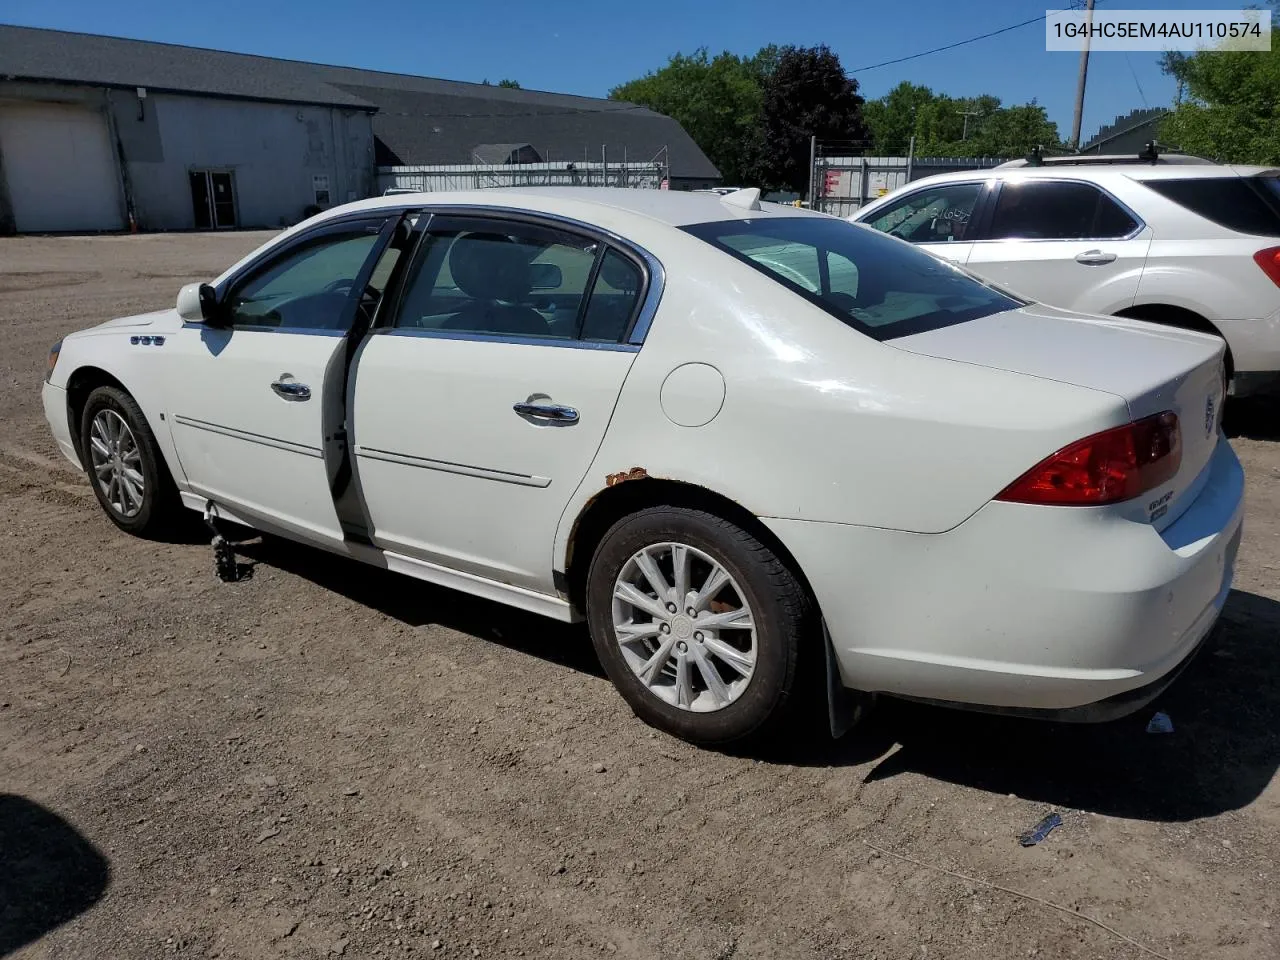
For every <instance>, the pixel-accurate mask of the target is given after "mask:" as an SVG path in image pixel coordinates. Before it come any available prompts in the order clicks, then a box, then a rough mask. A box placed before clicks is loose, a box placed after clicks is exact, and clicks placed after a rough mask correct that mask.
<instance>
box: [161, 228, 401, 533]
mask: <svg viewBox="0 0 1280 960" xmlns="http://www.w3.org/2000/svg"><path fill="white" fill-rule="evenodd" d="M398 218H399V215H398V214H397V215H396V216H395V217H392V218H390V219H388V218H387V217H386V216H382V217H378V218H376V219H359V220H346V221H343V222H341V223H338V224H332V225H328V226H323V227H320V228H318V229H316V230H315V231H312V232H308V233H306V234H304V235H302V236H300V237H298V238H296V239H295V240H293V241H291V242H288V243H286V244H285V245H283V246H281V247H279V248H276V249H274V250H272V251H270V252H268V253H267V254H266V255H265V256H264V258H263V259H262V260H261V261H260V262H258V263H255V264H253V265H251V266H250V267H249V268H247V270H246V271H244V272H243V273H241V274H239V275H238V276H235V277H232V278H231V279H230V280H229V281H227V282H226V283H225V285H224V287H223V289H221V290H219V303H220V304H221V310H222V311H223V312H224V317H225V325H219V326H216V327H213V326H209V325H206V324H195V323H189V324H185V325H184V326H183V329H182V330H181V331H179V333H178V334H177V335H175V336H174V337H173V338H171V340H170V342H169V343H168V344H167V345H166V346H165V351H166V356H165V360H166V363H165V365H164V369H165V371H166V374H167V376H168V391H167V392H168V396H169V398H170V400H169V410H168V417H167V420H168V423H169V429H170V431H171V433H172V436H173V442H174V446H175V448H176V449H177V453H178V458H179V460H180V462H181V464H182V468H183V471H184V472H185V473H186V475H187V480H188V483H189V485H190V488H191V491H192V492H193V493H196V494H198V495H199V496H201V497H206V498H208V499H210V500H213V501H214V502H215V503H216V504H218V505H220V506H223V507H226V508H228V509H229V510H230V511H231V512H233V513H236V514H240V515H242V516H243V517H244V518H245V519H247V520H250V521H251V522H254V523H256V524H260V525H263V526H268V527H270V526H278V527H282V528H284V529H285V530H288V531H291V532H293V533H295V534H298V535H300V536H303V537H306V538H309V539H312V540H317V541H320V542H322V543H341V541H342V540H343V531H342V526H341V523H340V522H339V519H338V515H337V512H336V509H335V506H334V499H333V494H332V482H333V479H334V477H335V476H336V474H337V471H338V468H339V466H340V464H341V461H342V457H343V454H344V450H343V430H342V428H343V419H344V411H343V407H344V389H345V366H346V363H345V359H346V344H347V336H348V334H349V332H350V331H351V330H352V327H353V326H355V325H357V324H358V323H360V322H364V321H367V320H368V318H369V316H370V314H371V311H372V309H373V307H374V305H376V301H377V298H378V295H379V294H380V291H375V290H374V288H373V287H372V286H371V285H370V280H371V278H372V273H373V269H374V265H375V263H376V262H377V259H378V257H379V255H380V253H381V251H382V249H383V247H384V246H385V245H386V243H387V240H388V239H389V236H390V234H391V228H392V227H394V225H395V223H396V221H397V220H398Z"/></svg>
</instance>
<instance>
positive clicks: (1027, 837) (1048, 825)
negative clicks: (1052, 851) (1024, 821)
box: [1018, 813, 1062, 847]
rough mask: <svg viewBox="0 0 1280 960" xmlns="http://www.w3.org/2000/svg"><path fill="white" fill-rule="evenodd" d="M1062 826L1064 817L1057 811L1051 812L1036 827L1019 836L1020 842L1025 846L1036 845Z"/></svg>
mask: <svg viewBox="0 0 1280 960" xmlns="http://www.w3.org/2000/svg"><path fill="white" fill-rule="evenodd" d="M1060 826H1062V817H1060V816H1059V815H1058V814H1056V813H1051V814H1049V815H1048V816H1047V817H1045V818H1044V819H1043V820H1041V821H1040V822H1039V823H1037V824H1036V825H1035V828H1034V829H1031V830H1028V831H1027V832H1026V833H1024V834H1022V836H1020V837H1018V842H1019V843H1020V844H1022V845H1023V846H1024V847H1034V846H1035V845H1036V844H1037V843H1039V842H1040V841H1041V840H1043V839H1044V838H1045V837H1047V836H1048V835H1049V834H1051V833H1053V831H1054V830H1057V829H1058V828H1059V827H1060Z"/></svg>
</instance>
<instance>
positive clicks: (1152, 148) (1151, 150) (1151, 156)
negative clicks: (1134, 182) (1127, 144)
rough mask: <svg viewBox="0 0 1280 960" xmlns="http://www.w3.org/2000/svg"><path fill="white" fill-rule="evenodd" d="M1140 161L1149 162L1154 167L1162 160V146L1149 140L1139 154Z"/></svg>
mask: <svg viewBox="0 0 1280 960" xmlns="http://www.w3.org/2000/svg"><path fill="white" fill-rule="evenodd" d="M1138 159H1139V160H1146V161H1149V162H1150V163H1151V164H1153V165H1154V164H1155V163H1156V161H1158V160H1159V159H1160V144H1158V143H1156V142H1155V141H1154V140H1148V141H1147V145H1146V146H1145V147H1143V148H1142V152H1141V153H1139V154H1138Z"/></svg>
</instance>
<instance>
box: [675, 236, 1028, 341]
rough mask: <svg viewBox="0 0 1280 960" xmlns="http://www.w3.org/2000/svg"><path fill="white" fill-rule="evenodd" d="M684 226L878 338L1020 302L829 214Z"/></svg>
mask: <svg viewBox="0 0 1280 960" xmlns="http://www.w3.org/2000/svg"><path fill="white" fill-rule="evenodd" d="M683 229H684V230H685V231H686V232H687V233H691V234H693V235H694V236H695V237H698V238H699V239H701V240H705V241H706V242H707V243H709V244H711V245H712V246H713V247H715V248H717V249H718V250H721V251H723V252H724V253H727V254H729V255H730V256H732V257H734V258H736V259H738V260H741V261H742V262H743V263H746V264H749V265H750V266H752V267H754V268H755V269H757V270H759V271H760V272H761V273H763V274H765V275H766V276H768V277H771V278H772V279H774V280H776V281H778V283H781V284H782V285H783V286H785V287H787V288H788V289H789V290H792V291H794V292H795V293H798V294H799V295H800V296H802V297H804V298H805V299H806V300H808V301H810V302H811V303H813V304H815V305H817V306H819V307H821V308H822V309H823V310H825V311H826V312H827V313H829V314H831V315H832V316H833V317H836V318H837V319H839V320H841V321H842V322H844V323H846V324H848V325H849V326H851V327H853V328H854V329H855V330H858V331H860V332H862V333H865V334H866V335H867V336H870V337H874V338H875V339H877V340H888V339H890V338H893V337H905V336H909V335H910V334H913V333H922V332H923V331H925V330H934V329H937V328H938V327H946V326H950V325H952V324H955V323H963V322H965V321H966V320H973V319H976V318H978V317H985V316H988V315H989V314H992V313H1000V312H1001V311H1004V310H1012V309H1014V308H1016V307H1020V306H1024V305H1025V302H1024V301H1022V300H1018V299H1016V298H1014V297H1012V296H1009V295H1008V294H1006V293H1002V292H1001V291H999V290H996V289H995V288H994V287H991V286H988V285H987V284H985V283H983V282H982V281H980V280H978V279H977V278H976V277H974V276H972V275H971V274H968V273H965V272H964V271H963V270H960V269H958V268H956V267H953V266H951V265H950V264H947V263H944V262H943V261H941V260H939V259H937V258H936V257H933V256H931V255H930V254H928V253H925V252H923V251H921V250H916V249H914V248H912V247H911V246H909V245H908V244H905V243H903V242H902V241H900V240H894V239H892V238H890V237H887V236H885V235H884V234H881V233H877V232H876V231H875V230H872V229H871V228H869V227H858V226H854V225H853V224H851V223H847V222H846V221H844V220H837V219H836V218H834V217H769V218H761V219H756V220H716V221H714V222H712V223H698V224H693V225H691V226H686V227H684V228H683Z"/></svg>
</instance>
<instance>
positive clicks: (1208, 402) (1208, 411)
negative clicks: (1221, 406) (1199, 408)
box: [1204, 393, 1215, 437]
mask: <svg viewBox="0 0 1280 960" xmlns="http://www.w3.org/2000/svg"><path fill="white" fill-rule="evenodd" d="M1214 407H1215V404H1214V402H1213V394H1212V393H1211V394H1209V396H1208V397H1207V398H1206V399H1205V401H1204V435H1205V436H1206V437H1207V436H1209V434H1211V433H1213V411H1214Z"/></svg>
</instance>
